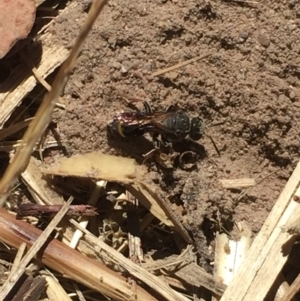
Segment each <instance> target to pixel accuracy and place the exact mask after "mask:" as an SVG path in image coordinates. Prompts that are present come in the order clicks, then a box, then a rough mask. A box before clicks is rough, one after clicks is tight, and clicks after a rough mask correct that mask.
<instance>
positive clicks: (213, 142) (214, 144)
mask: <svg viewBox="0 0 300 301" xmlns="http://www.w3.org/2000/svg"><path fill="white" fill-rule="evenodd" d="M207 136H208V137H209V139H210V141H211V142H212V144H213V146H214V148H215V150H216V152H217V153H218V155H219V157H221V153H220V151H219V149H218V147H217V145H216V143H215V141H214V139H213V138H212V136H210V135H207Z"/></svg>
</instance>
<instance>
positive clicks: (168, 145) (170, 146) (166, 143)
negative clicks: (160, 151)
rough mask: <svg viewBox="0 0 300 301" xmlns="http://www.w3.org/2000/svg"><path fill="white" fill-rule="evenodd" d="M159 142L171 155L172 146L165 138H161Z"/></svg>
mask: <svg viewBox="0 0 300 301" xmlns="http://www.w3.org/2000/svg"><path fill="white" fill-rule="evenodd" d="M160 142H161V145H162V146H163V147H165V148H168V149H169V150H170V152H171V153H172V152H173V145H172V143H171V142H170V141H169V140H168V139H167V138H166V137H164V136H161V140H160Z"/></svg>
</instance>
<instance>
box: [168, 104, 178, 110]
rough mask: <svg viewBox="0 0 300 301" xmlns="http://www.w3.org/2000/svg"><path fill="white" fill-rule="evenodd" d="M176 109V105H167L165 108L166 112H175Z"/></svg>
mask: <svg viewBox="0 0 300 301" xmlns="http://www.w3.org/2000/svg"><path fill="white" fill-rule="evenodd" d="M177 110H178V107H177V105H169V106H168V107H167V109H166V112H176V111H177Z"/></svg>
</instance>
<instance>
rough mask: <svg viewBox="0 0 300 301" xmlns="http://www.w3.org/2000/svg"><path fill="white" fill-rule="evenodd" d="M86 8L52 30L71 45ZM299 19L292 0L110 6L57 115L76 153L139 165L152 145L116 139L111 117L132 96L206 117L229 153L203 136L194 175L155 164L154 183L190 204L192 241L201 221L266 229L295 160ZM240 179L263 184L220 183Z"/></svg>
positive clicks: (159, 0) (161, 0)
mask: <svg viewBox="0 0 300 301" xmlns="http://www.w3.org/2000/svg"><path fill="white" fill-rule="evenodd" d="M78 2H82V1H78ZM88 4H89V1H85V2H84V3H81V4H80V5H79V6H80V8H81V9H78V6H77V7H76V9H74V10H71V11H70V13H69V14H67V15H64V14H62V15H61V16H59V17H58V18H57V20H56V22H55V23H54V24H53V26H52V27H51V28H50V30H51V31H52V32H53V33H55V34H56V35H57V39H58V40H60V41H63V42H64V43H65V44H66V45H71V43H72V39H74V37H75V36H76V34H77V33H78V30H79V28H80V25H81V24H82V22H83V21H84V19H85V15H84V14H83V12H85V11H86V8H87V6H88ZM299 12H300V3H299V2H298V1H294V0H289V1H280V2H279V1H270V0H268V1H264V3H252V2H249V3H247V2H243V1H236V2H232V1H195V0H182V1H175V0H174V1H167V0H155V1H133V0H129V1H126V3H125V2H124V1H121V0H114V1H110V2H109V4H108V6H107V7H106V8H105V10H104V13H103V14H102V15H101V17H100V18H99V20H98V21H97V24H96V26H95V27H94V29H93V31H92V33H91V35H90V36H89V38H88V41H87V43H86V44H85V46H84V49H83V51H82V54H81V56H80V59H79V63H78V65H77V67H76V68H75V71H74V73H73V75H72V76H71V78H70V81H69V83H68V85H67V87H66V90H65V99H66V100H67V102H68V104H67V112H66V113H62V114H58V115H57V116H56V120H57V123H58V128H59V131H60V134H61V136H62V139H63V140H65V141H67V151H68V153H69V155H72V154H75V153H85V152H89V151H94V150H99V151H103V152H105V153H109V154H118V155H123V156H126V157H132V158H135V159H136V160H137V161H138V162H141V161H142V154H143V153H145V152H147V151H149V150H151V147H152V146H151V143H150V142H149V141H148V140H146V139H131V140H124V139H121V138H120V139H109V137H107V131H106V125H107V122H108V121H109V120H110V119H111V118H112V117H113V116H114V115H115V114H117V113H118V112H120V111H121V110H124V111H126V110H127V111H128V110H131V109H130V108H128V104H127V103H126V101H125V99H130V98H139V99H147V100H149V101H150V102H151V105H152V106H153V108H154V109H155V110H164V109H165V108H167V107H168V106H169V105H170V104H178V105H179V106H180V107H181V108H182V110H183V111H184V112H186V113H187V114H189V116H197V115H198V114H199V115H200V116H201V117H202V118H203V119H204V120H205V123H206V124H208V126H207V129H206V131H207V132H208V133H209V134H210V135H211V136H212V137H213V139H214V141H215V143H216V145H217V146H218V148H219V149H220V152H221V156H220V157H219V156H218V154H217V153H216V151H215V149H214V147H213V145H212V143H211V141H210V139H209V138H208V137H207V136H204V137H203V138H202V139H201V140H200V143H201V144H202V145H203V146H204V147H205V150H206V152H207V154H206V156H203V158H201V160H200V159H199V161H198V163H197V168H196V169H194V170H192V171H185V170H182V169H180V168H178V169H175V170H173V171H165V170H163V171H162V169H160V168H158V167H157V165H155V164H150V166H149V170H150V177H151V178H152V179H153V180H154V182H156V183H157V185H160V186H161V188H162V189H163V190H164V192H165V193H166V195H171V196H173V197H174V198H176V199H177V200H181V201H182V202H183V204H184V207H185V209H186V212H187V215H188V221H189V224H190V226H191V228H192V229H193V232H194V235H196V236H197V232H199V229H200V228H201V227H202V228H203V227H204V226H203V225H204V224H205V223H204V224H203V220H208V221H209V220H210V221H214V220H215V221H216V222H217V223H218V224H219V223H220V224H221V225H222V226H224V227H225V228H229V229H230V225H232V222H234V221H240V220H246V221H247V222H248V224H249V225H250V227H251V228H252V231H253V232H254V233H256V232H258V231H259V230H260V228H261V226H262V224H263V222H264V221H265V219H266V217H267V215H268V213H269V212H270V210H271V208H272V206H273V204H274V203H275V201H276V199H277V198H278V196H279V194H280V192H281V190H282V188H283V187H284V186H285V184H286V181H287V179H288V178H289V176H290V175H291V173H292V171H293V169H294V167H295V165H296V163H297V161H298V160H299V154H300V148H299V117H300V99H299V95H300V94H299V92H300V82H299V78H300V67H299V66H300V65H299V63H300V60H299V54H300V38H299V37H300V14H299ZM208 53H211V54H212V56H211V57H209V58H207V59H205V60H203V61H198V62H196V63H192V64H190V65H188V66H185V67H182V68H179V69H176V70H174V71H172V72H169V73H166V74H164V75H162V76H158V77H153V76H151V73H152V72H153V71H154V70H157V69H161V68H165V67H168V66H172V65H174V64H176V63H178V62H182V61H184V60H187V59H190V58H193V57H196V56H199V55H204V54H208ZM219 122H222V124H221V125H216V126H213V127H212V126H211V127H209V124H213V123H219ZM242 177H250V178H255V179H256V180H257V185H255V186H254V187H252V188H250V189H247V190H246V191H244V190H225V189H223V188H222V187H221V185H220V183H219V179H223V178H225V179H231V178H242ZM242 192H244V194H243V195H241V193H242ZM199 236H201V234H199Z"/></svg>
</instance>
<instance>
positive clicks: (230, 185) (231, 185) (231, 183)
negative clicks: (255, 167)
mask: <svg viewBox="0 0 300 301" xmlns="http://www.w3.org/2000/svg"><path fill="white" fill-rule="evenodd" d="M220 182H221V184H222V186H223V188H227V189H238V188H245V187H250V186H254V185H255V179H251V178H242V179H229V180H226V179H221V180H220Z"/></svg>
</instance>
